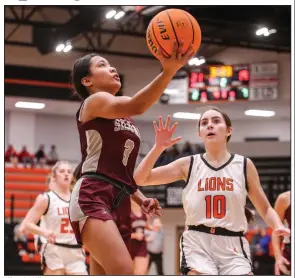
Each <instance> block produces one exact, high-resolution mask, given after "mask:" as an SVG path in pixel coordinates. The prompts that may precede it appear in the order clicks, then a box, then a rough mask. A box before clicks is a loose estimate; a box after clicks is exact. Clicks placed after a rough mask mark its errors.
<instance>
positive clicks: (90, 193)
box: [69, 177, 132, 250]
mask: <svg viewBox="0 0 295 278" xmlns="http://www.w3.org/2000/svg"><path fill="white" fill-rule="evenodd" d="M119 193H120V189H118V188H117V187H115V186H113V185H112V184H110V183H108V182H106V181H101V180H98V179H97V178H88V177H87V178H81V179H79V180H78V181H77V183H76V184H75V187H74V189H73V192H72V194H71V201H70V207H69V215H70V221H71V225H72V228H73V230H74V233H75V236H76V239H77V242H78V243H79V244H82V237H81V233H82V229H83V226H84V224H85V222H86V220H87V218H88V217H93V218H96V219H100V220H103V221H107V220H113V221H114V222H115V223H116V225H117V227H118V229H119V232H120V234H121V236H122V238H123V240H124V242H125V244H126V246H127V248H128V250H129V247H130V239H131V231H132V229H131V217H130V213H131V207H130V196H129V195H124V197H123V198H122V199H121V201H120V203H119V206H118V207H117V208H115V209H114V208H113V204H114V202H115V199H116V198H117V196H118V195H119Z"/></svg>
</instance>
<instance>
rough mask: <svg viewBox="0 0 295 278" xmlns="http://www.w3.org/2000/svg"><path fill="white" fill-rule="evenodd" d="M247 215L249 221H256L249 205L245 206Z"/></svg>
mask: <svg viewBox="0 0 295 278" xmlns="http://www.w3.org/2000/svg"><path fill="white" fill-rule="evenodd" d="M245 215H246V219H247V222H248V223H251V222H254V214H253V213H252V211H251V210H249V209H248V208H247V207H245Z"/></svg>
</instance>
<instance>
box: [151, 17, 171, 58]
mask: <svg viewBox="0 0 295 278" xmlns="http://www.w3.org/2000/svg"><path fill="white" fill-rule="evenodd" d="M152 31H153V35H154V38H155V40H156V42H157V44H158V45H159V47H161V49H162V50H163V51H162V52H164V53H163V54H165V55H166V56H164V57H165V58H171V55H170V54H169V53H168V52H167V51H166V50H165V49H164V48H163V47H162V45H161V44H160V43H159V41H158V39H157V36H156V34H155V29H154V21H152ZM158 51H159V50H158Z"/></svg>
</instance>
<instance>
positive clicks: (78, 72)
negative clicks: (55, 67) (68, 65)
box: [71, 53, 99, 100]
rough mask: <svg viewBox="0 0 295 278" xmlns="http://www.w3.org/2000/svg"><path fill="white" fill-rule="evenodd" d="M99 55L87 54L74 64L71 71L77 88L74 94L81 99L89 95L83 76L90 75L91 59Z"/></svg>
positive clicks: (73, 82)
mask: <svg viewBox="0 0 295 278" xmlns="http://www.w3.org/2000/svg"><path fill="white" fill-rule="evenodd" d="M95 56H99V55H98V54H97V53H91V54H87V55H85V56H83V57H81V58H79V59H77V60H76V62H75V63H74V65H73V68H72V73H71V82H72V85H73V87H74V89H75V92H74V94H75V95H77V96H78V97H79V98H80V99H81V100H85V99H86V98H87V97H88V96H89V92H88V90H87V88H86V87H85V86H84V85H83V84H82V83H81V80H82V78H83V77H86V76H88V75H90V74H91V73H90V65H91V59H92V58H93V57H95Z"/></svg>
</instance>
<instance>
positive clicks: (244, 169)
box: [243, 156, 249, 192]
mask: <svg viewBox="0 0 295 278" xmlns="http://www.w3.org/2000/svg"><path fill="white" fill-rule="evenodd" d="M243 172H244V177H245V186H246V190H247V192H249V186H248V179H247V157H246V156H243Z"/></svg>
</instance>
